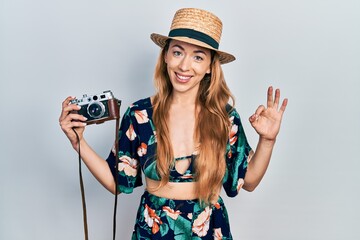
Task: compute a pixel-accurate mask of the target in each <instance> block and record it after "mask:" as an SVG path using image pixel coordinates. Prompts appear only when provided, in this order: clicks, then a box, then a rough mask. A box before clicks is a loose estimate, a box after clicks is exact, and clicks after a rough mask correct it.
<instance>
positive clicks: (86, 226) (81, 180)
mask: <svg viewBox="0 0 360 240" xmlns="http://www.w3.org/2000/svg"><path fill="white" fill-rule="evenodd" d="M73 131H74V132H75V135H76V139H77V141H78V144H79V148H78V151H79V178H80V192H81V203H82V209H83V222H84V236H85V240H88V239H89V234H88V225H87V214H86V201H85V189H84V181H83V177H82V171H81V153H80V139H79V135H78V134H77V132H76V130H75V129H73Z"/></svg>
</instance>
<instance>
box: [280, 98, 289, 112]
mask: <svg viewBox="0 0 360 240" xmlns="http://www.w3.org/2000/svg"><path fill="white" fill-rule="evenodd" d="M287 104H288V99H287V98H285V99H284V100H283V102H282V104H281V107H280V113H281V115H282V114H283V113H284V111H285V109H286V106H287Z"/></svg>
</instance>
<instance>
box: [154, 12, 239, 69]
mask: <svg viewBox="0 0 360 240" xmlns="http://www.w3.org/2000/svg"><path fill="white" fill-rule="evenodd" d="M221 32H222V22H221V20H220V19H219V18H218V17H217V16H215V15H214V14H212V13H210V12H208V11H205V10H202V9H196V8H183V9H180V10H178V11H177V12H176V13H175V15H174V18H173V21H172V24H171V28H170V32H169V34H168V36H164V35H160V34H156V33H153V34H151V36H150V38H151V40H153V42H154V43H155V44H156V45H158V46H160V47H161V48H163V47H164V46H165V45H166V41H167V40H168V39H175V40H179V41H183V42H187V43H191V44H194V45H197V46H200V47H204V48H208V49H211V50H214V51H216V52H217V53H218V54H219V56H220V63H221V64H225V63H229V62H232V61H234V60H235V57H234V56H233V55H231V54H229V53H226V52H223V51H219V43H220V38H221Z"/></svg>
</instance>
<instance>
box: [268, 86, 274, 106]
mask: <svg viewBox="0 0 360 240" xmlns="http://www.w3.org/2000/svg"><path fill="white" fill-rule="evenodd" d="M273 101H274V99H273V87H272V86H270V87H269V88H268V91H267V107H272V106H273V104H274V102H273Z"/></svg>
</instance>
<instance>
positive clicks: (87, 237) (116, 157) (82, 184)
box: [73, 100, 121, 240]
mask: <svg viewBox="0 0 360 240" xmlns="http://www.w3.org/2000/svg"><path fill="white" fill-rule="evenodd" d="M120 104H121V101H120V100H116V106H115V105H114V107H110V109H114V108H117V110H114V112H113V113H112V114H111V115H112V116H115V119H116V126H115V127H116V129H115V173H116V175H115V177H114V179H115V201H114V215H113V240H115V237H116V210H117V197H118V193H119V191H118V190H117V189H118V188H117V185H118V177H117V174H118V165H119V158H118V156H117V154H118V152H119V127H120ZM113 119H114V118H113ZM108 120H112V119H108ZM73 131H74V132H75V134H76V138H77V141H78V143H79V148H78V151H79V178H80V191H81V202H82V209H83V222H84V237H85V240H89V233H88V225H87V213H86V200H85V188H84V181H83V177H82V170H81V153H80V139H79V135H78V134H77V132H76V131H75V129H73Z"/></svg>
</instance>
